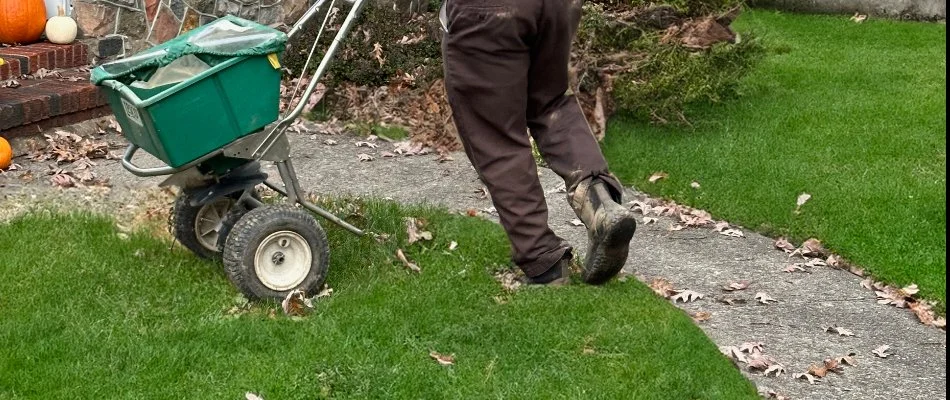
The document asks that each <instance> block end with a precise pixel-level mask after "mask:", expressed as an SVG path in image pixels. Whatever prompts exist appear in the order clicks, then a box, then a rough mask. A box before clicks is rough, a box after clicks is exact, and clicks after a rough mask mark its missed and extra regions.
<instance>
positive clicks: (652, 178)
mask: <svg viewBox="0 0 950 400" xmlns="http://www.w3.org/2000/svg"><path fill="white" fill-rule="evenodd" d="M667 177H669V175H668V174H667V173H666V172H654V173H653V175H650V178H649V179H647V180H648V181H650V183H656V181H658V180H660V179H665V178H667Z"/></svg>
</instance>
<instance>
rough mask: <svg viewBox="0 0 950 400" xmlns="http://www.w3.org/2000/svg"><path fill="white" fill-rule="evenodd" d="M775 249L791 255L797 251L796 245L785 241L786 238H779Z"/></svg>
mask: <svg viewBox="0 0 950 400" xmlns="http://www.w3.org/2000/svg"><path fill="white" fill-rule="evenodd" d="M775 248H776V249H780V250H782V251H784V252H786V253H791V252H793V251H795V249H796V247H795V245H793V244H791V243H790V242H789V241H788V240H787V239H785V238H784V237H780V238H778V239H777V240H776V241H775Z"/></svg>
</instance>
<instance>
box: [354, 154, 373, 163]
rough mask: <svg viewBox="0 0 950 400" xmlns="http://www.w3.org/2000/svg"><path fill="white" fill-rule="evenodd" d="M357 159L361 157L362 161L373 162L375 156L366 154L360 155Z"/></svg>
mask: <svg viewBox="0 0 950 400" xmlns="http://www.w3.org/2000/svg"><path fill="white" fill-rule="evenodd" d="M357 157H359V159H360V161H373V156H371V155H369V154H366V153H360V154H359V155H357Z"/></svg>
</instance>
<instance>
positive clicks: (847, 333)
mask: <svg viewBox="0 0 950 400" xmlns="http://www.w3.org/2000/svg"><path fill="white" fill-rule="evenodd" d="M825 332H833V333H837V334H838V335H839V336H854V332H851V331H850V330H848V329H845V328H842V327H840V326H829V327H827V328H825Z"/></svg>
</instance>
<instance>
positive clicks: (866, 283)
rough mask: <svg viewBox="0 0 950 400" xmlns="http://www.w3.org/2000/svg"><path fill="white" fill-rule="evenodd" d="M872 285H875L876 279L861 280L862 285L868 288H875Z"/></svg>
mask: <svg viewBox="0 0 950 400" xmlns="http://www.w3.org/2000/svg"><path fill="white" fill-rule="evenodd" d="M872 285H874V280H872V279H871V278H867V279H864V280H862V281H861V287H863V288H865V289H867V290H874V287H873V286H872Z"/></svg>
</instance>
